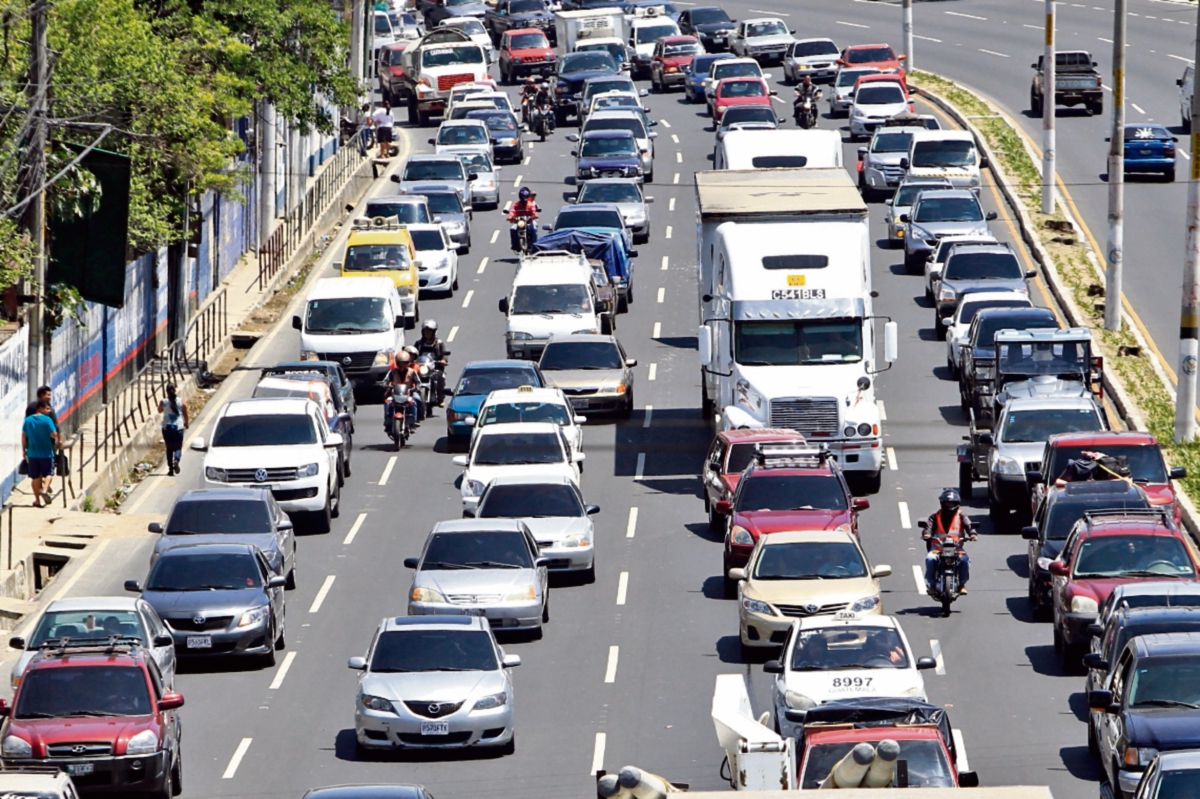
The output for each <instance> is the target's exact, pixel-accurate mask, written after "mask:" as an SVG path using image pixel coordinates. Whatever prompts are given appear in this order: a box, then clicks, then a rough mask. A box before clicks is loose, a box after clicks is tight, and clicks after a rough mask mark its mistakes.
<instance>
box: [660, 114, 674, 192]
mask: <svg viewBox="0 0 1200 799" xmlns="http://www.w3.org/2000/svg"><path fill="white" fill-rule="evenodd" d="M663 121H664V122H665V121H666V120H663ZM667 210H668V211H674V210H675V198H674V197H672V198H671V202H669V203H667Z"/></svg>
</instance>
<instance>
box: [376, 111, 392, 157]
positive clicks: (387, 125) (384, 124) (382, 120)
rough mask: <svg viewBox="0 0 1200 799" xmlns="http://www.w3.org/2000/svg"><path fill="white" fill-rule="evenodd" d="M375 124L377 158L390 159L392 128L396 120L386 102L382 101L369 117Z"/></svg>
mask: <svg viewBox="0 0 1200 799" xmlns="http://www.w3.org/2000/svg"><path fill="white" fill-rule="evenodd" d="M371 118H372V119H373V120H374V122H375V141H377V142H379V157H380V158H390V157H391V153H392V128H393V127H394V126H395V124H396V118H395V117H393V116H392V106H391V105H389V104H388V101H387V100H384V101H383V105H382V106H380V107H379V108H377V109H375V113H374V114H372V115H371Z"/></svg>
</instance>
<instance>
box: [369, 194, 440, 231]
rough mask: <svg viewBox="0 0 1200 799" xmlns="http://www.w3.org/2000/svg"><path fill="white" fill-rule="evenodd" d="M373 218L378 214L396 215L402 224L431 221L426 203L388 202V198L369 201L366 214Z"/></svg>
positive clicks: (385, 216) (385, 215)
mask: <svg viewBox="0 0 1200 799" xmlns="http://www.w3.org/2000/svg"><path fill="white" fill-rule="evenodd" d="M364 216H367V217H369V218H371V219H374V218H375V217H377V216H382V217H384V218H385V219H386V218H387V217H391V216H394V217H396V218H397V219H398V220H399V222H400V224H402V225H417V224H422V223H425V222H428V221H429V209H428V208H427V207H425V204H424V203H414V202H388V201H387V200H372V201H370V202H368V203H367V212H366V214H364Z"/></svg>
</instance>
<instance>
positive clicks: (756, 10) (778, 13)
mask: <svg viewBox="0 0 1200 799" xmlns="http://www.w3.org/2000/svg"><path fill="white" fill-rule="evenodd" d="M746 10H747V11H753V12H754V13H755V14H770V15H771V16H773V17H790V16H791V14H785V13H783V12H782V11H763V10H762V9H761V8H747V9H746Z"/></svg>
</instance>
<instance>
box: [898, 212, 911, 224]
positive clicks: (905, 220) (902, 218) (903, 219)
mask: <svg viewBox="0 0 1200 799" xmlns="http://www.w3.org/2000/svg"><path fill="white" fill-rule="evenodd" d="M900 221H901V222H903V223H904V224H906V225H907V224H908V223H909V222H911V221H912V219H911V218H910V217H909V215H908V214H900Z"/></svg>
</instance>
